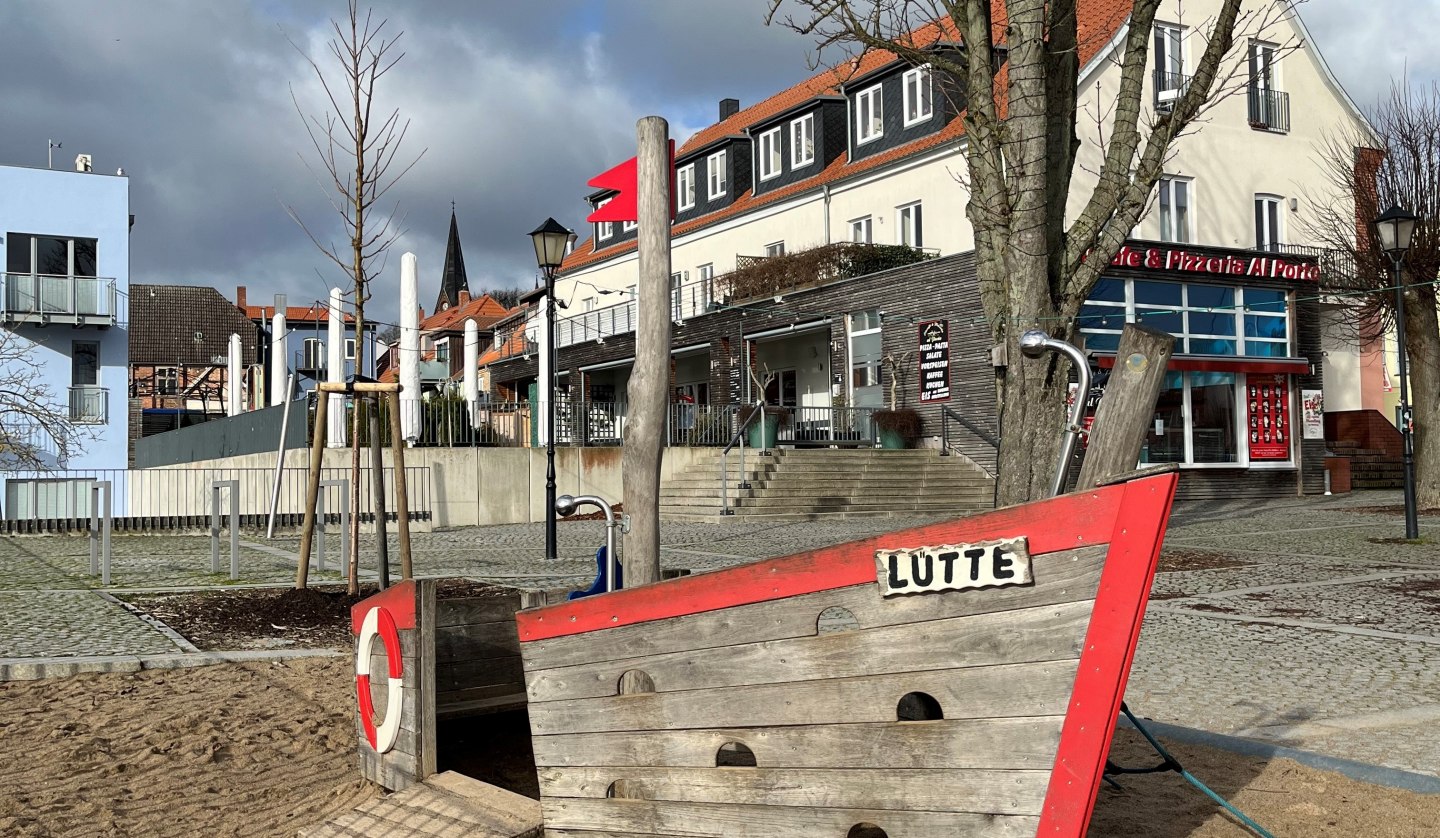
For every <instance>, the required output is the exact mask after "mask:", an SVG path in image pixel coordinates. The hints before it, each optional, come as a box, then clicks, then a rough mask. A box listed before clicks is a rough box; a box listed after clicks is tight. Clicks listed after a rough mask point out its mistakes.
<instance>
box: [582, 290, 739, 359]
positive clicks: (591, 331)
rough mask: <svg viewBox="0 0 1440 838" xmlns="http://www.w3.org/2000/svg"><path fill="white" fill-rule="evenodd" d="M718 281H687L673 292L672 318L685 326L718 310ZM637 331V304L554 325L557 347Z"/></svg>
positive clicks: (590, 313) (671, 292) (598, 311)
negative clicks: (716, 291)
mask: <svg viewBox="0 0 1440 838" xmlns="http://www.w3.org/2000/svg"><path fill="white" fill-rule="evenodd" d="M715 303H716V300H715V280H713V279H701V280H697V281H695V282H687V283H685V284H684V285H681V286H679V287H677V288H673V289H671V291H670V319H672V320H674V321H675V322H676V323H682V324H683V323H684V322H685V321H686V320H687V319H689V318H691V317H695V316H696V315H700V314H704V313H706V312H708V311H710V310H712V309H713V308H714V307H715ZM633 331H635V301H634V300H627V301H625V302H623V303H616V304H615V305H611V306H606V307H605V308H597V309H595V310H593V311H586V312H582V313H580V314H575V315H571V316H570V317H563V318H561V319H560V320H559V321H557V322H556V323H555V332H556V340H555V343H556V345H557V346H574V345H575V344H577V343H584V342H586V341H589V340H602V339H604V338H608V337H611V336H614V335H624V334H629V333H630V332H633Z"/></svg>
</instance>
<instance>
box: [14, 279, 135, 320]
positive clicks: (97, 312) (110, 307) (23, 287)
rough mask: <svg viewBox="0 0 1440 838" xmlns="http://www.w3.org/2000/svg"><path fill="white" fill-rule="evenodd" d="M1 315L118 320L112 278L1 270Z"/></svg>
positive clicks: (117, 303) (33, 317)
mask: <svg viewBox="0 0 1440 838" xmlns="http://www.w3.org/2000/svg"><path fill="white" fill-rule="evenodd" d="M4 286H5V287H4V293H0V303H3V305H4V309H3V310H0V319H3V321H4V322H7V323H40V324H47V323H66V324H72V325H90V326H113V325H115V324H116V323H118V322H120V306H119V297H120V295H119V294H118V293H117V291H116V288H115V280H114V279H111V278H109V277H94V276H52V275H48V274H21V273H6V274H4Z"/></svg>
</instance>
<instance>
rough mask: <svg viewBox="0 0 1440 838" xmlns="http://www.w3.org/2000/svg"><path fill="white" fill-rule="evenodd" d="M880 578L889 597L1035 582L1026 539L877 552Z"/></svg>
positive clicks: (878, 576)
mask: <svg viewBox="0 0 1440 838" xmlns="http://www.w3.org/2000/svg"><path fill="white" fill-rule="evenodd" d="M875 570H876V579H877V581H878V582H879V583H880V592H881V594H883V595H884V596H887V597H889V596H899V595H901V594H927V593H934V592H936V591H963V590H966V589H969V588H1000V587H1005V586H1007V585H1028V584H1030V583H1031V582H1033V581H1035V576H1034V573H1033V572H1032V571H1031V569H1030V551H1029V550H1028V549H1027V546H1026V541H1025V539H1023V538H1011V539H1005V540H1003V541H990V542H985V543H981V544H945V545H941V546H939V547H917V548H915V549H913V550H879V551H876V553H875Z"/></svg>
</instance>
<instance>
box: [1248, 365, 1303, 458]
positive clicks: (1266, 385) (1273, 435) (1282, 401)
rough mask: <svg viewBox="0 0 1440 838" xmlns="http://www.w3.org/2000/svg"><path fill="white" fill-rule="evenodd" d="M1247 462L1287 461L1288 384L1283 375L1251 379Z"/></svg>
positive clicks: (1255, 376)
mask: <svg viewBox="0 0 1440 838" xmlns="http://www.w3.org/2000/svg"><path fill="white" fill-rule="evenodd" d="M1246 407H1247V412H1246V415H1247V416H1248V417H1249V418H1248V421H1249V423H1250V460H1251V461H1252V462H1254V461H1257V460H1259V461H1265V460H1271V461H1274V460H1288V459H1290V435H1291V433H1292V432H1293V426H1292V425H1291V424H1290V384H1289V380H1288V378H1287V377H1286V376H1283V375H1252V376H1250V377H1249V379H1248V388H1247V392H1246Z"/></svg>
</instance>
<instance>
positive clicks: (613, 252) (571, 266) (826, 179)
mask: <svg viewBox="0 0 1440 838" xmlns="http://www.w3.org/2000/svg"><path fill="white" fill-rule="evenodd" d="M992 1H993V5H992V9H993V11H992V18H991V27H992V30H993V32H994V38H995V41H996V43H1002V42H1003V40H1004V34H1005V25H1006V23H1005V22H1006V17H1005V6H1004V3H1003V2H1002V0H992ZM1132 3H1133V0H1080V10H1079V14H1080V20H1079V21H1078V30H1079V31H1078V39H1079V44H1080V65H1081V66H1082V67H1083V66H1085V65H1086V64H1087V63H1089V62H1090V61H1091V60H1092V59H1093V58H1094V57H1095V56H1096V55H1098V54H1099V53H1100V50H1101V49H1103V48H1104V47H1105V45H1106V44H1108V43H1109V42H1110V41H1111V39H1112V38H1114V37H1115V34H1116V33H1117V32H1118V31H1119V30H1120V27H1121V26H1122V25H1124V23H1125V21H1126V19H1128V18H1129V16H1130V11H1131V7H1132ZM913 38H914V43H915V44H917V45H922V46H923V45H929V44H933V43H937V42H950V41H958V40H959V36H958V34H957V33H956V31H955V29H954V26H953V24H952V23H951V22H950V21H949V20H948V19H946V20H944V21H942V22H939V23H932V24H929V25H927V26H923V27H921V28H920V29H917V30H916V31H915V32H914V33H913ZM895 60H897V57H896V55H895V54H894V53H893V52H889V51H887V50H870V51H868V52H866V53H865V54H864V55H862V56H860V57H858V58H856V59H852V60H851V61H848V62H845V63H844V64H842V65H840V66H839V67H834V68H831V69H828V70H825V71H823V72H821V73H818V74H817V75H815V76H812V77H811V78H808V79H806V80H805V81H802V82H800V83H799V84H797V85H795V86H793V87H791V88H789V89H787V90H783V91H781V92H780V93H777V94H775V95H774V96H771V97H770V98H768V99H765V100H764V101H761V102H757V103H756V104H754V105H751V106H750V107H748V108H745V109H743V110H741V111H740V112H739V113H736V114H735V115H733V116H731V117H729V118H728V119H724V120H721V121H720V122H717V123H715V124H714V125H711V126H710V127H708V128H705V129H703V130H701V131H699V132H698V133H696V134H695V136H693V137H691V138H690V139H689V140H688V141H686V142H685V144H684V145H683V146H681V148H680V149H679V150H678V151H676V156H677V157H681V156H683V155H685V154H687V153H689V152H691V151H694V150H696V149H700V148H703V147H705V146H707V145H709V144H711V143H713V142H715V141H716V140H719V139H720V138H722V137H726V136H731V135H737V134H743V133H744V132H745V129H746V128H747V127H749V126H751V125H754V124H756V123H759V122H763V121H765V120H766V119H769V118H770V117H772V116H775V115H776V114H780V113H783V112H784V111H787V110H789V109H790V108H793V107H795V106H796V105H799V104H801V103H802V102H805V101H808V100H810V99H813V98H815V97H816V96H822V95H826V94H834V93H839V92H841V88H842V86H843V85H844V84H845V82H846V81H848V80H849V79H852V78H857V77H859V76H863V75H866V74H868V73H870V72H872V71H874V70H878V69H880V68H882V67H884V66H885V65H887V64H890V63H891V62H894V61H895ZM1005 81H1006V74H1005V72H1004V69H1003V68H1002V70H1001V72H1000V73H998V74H997V76H996V80H995V82H996V87H997V88H998V90H999V91H1000V92H1002V93H1003V91H1004V90H1005ZM1001 104H1002V108H1003V102H1002V103H1001ZM964 133H965V121H964V115H963V114H961V115H959V116H956V117H955V118H954V119H952V120H951V121H950V122H949V123H948V124H947V125H945V126H944V127H943V128H941V129H940V130H939V131H937V132H935V133H934V134H931V135H929V136H927V137H921V138H920V139H917V140H914V141H913V142H910V143H907V144H905V145H902V146H899V147H896V148H893V149H890V150H889V151H886V152H883V153H881V154H875V155H872V156H870V157H865V158H863V159H861V160H857V161H856V162H855V163H853V164H852V163H850V161H849V154H848V153H847V152H842V153H841V154H840V155H839V156H838V157H836V159H835V160H834V161H833V162H831V164H830V165H829V166H826V167H825V169H824V170H823V171H821V172H820V173H819V174H817V175H815V176H814V177H810V178H806V179H805V180H803V181H800V182H798V183H793V184H790V185H789V186H785V187H782V188H780V189H775V190H772V191H770V192H766V193H765V194H763V195H759V196H757V195H755V194H754V191H753V189H751V190H746V191H745V192H742V193H741V194H740V195H738V196H736V198H735V201H734V202H733V203H731V204H730V205H729V206H727V207H725V208H724V209H722V210H718V211H716V212H712V213H707V214H706V215H703V216H701V217H699V218H694V219H691V220H690V221H686V222H685V223H683V224H677V225H675V226H674V227H673V228H672V229H671V235H672V236H681V235H684V234H686V233H689V232H691V231H694V230H698V229H700V228H702V227H706V226H709V225H711V224H714V223H717V222H719V221H724V220H725V219H728V218H733V217H735V216H737V215H741V214H742V213H745V212H747V211H749V210H752V209H756V208H757V207H761V206H765V205H766V204H770V203H774V202H776V201H780V200H784V199H785V198H789V197H792V196H794V195H798V194H800V193H803V192H807V191H809V190H812V189H816V188H818V187H820V186H822V185H824V184H827V183H833V182H835V181H838V180H840V179H842V178H846V177H850V176H852V175H856V174H859V173H861V172H867V171H870V170H872V169H875V168H878V167H880V166H884V165H886V164H888V163H893V162H895V161H897V160H900V159H903V158H906V157H911V156H914V155H916V154H919V153H921V152H924V151H927V150H929V149H932V148H935V147H937V146H941V145H944V144H945V143H947V142H951V141H954V140H956V139H958V138H960V137H961V136H963V135H964ZM635 247H636V242H635V240H633V239H632V240H630V241H627V242H625V243H623V244H619V245H613V246H610V247H605V248H602V249H601V250H600V251H599V252H596V250H595V240H594V237H593V236H591V237H588V238H586V239H585V241H584V242H582V243H580V244H578V245H576V247H575V250H574V251H573V252H571V254H570V255H569V256H567V257H566V258H565V263H564V265H563V266H562V267H561V270H562V271H572V270H576V269H579V268H583V267H585V266H587V265H591V264H595V263H597V262H603V261H605V260H606V259H609V258H611V257H612V256H618V255H620V254H622V253H628V252H630V251H632V250H634V249H635Z"/></svg>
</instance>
